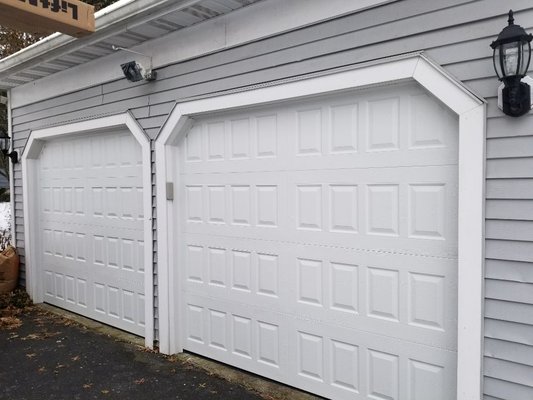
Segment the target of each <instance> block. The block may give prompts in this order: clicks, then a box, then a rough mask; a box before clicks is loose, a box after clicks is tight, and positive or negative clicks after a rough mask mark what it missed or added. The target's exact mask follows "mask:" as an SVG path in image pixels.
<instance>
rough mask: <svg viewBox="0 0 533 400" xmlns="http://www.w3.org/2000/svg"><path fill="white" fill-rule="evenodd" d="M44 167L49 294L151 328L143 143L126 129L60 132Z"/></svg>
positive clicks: (43, 259)
mask: <svg viewBox="0 0 533 400" xmlns="http://www.w3.org/2000/svg"><path fill="white" fill-rule="evenodd" d="M38 174H39V177H38V182H39V193H40V196H39V197H40V198H39V221H38V223H39V236H40V240H39V244H40V249H39V253H40V255H41V256H40V259H39V260H37V261H38V262H39V263H40V273H41V274H42V284H43V285H44V290H43V292H44V301H45V302H47V303H50V304H53V305H56V306H58V307H62V308H65V309H67V310H70V311H73V312H76V313H79V314H82V315H84V316H87V317H89V318H93V319H95V320H98V321H101V322H104V323H106V324H109V325H113V326H116V327H118V328H121V329H124V330H126V331H129V332H132V333H135V334H138V335H141V336H144V323H145V321H144V316H145V307H144V265H143V262H144V243H143V219H144V216H143V199H142V192H143V185H142V158H141V147H140V145H139V144H138V143H137V142H136V140H135V138H134V137H133V136H132V135H131V134H130V133H129V132H124V131H120V132H113V133H107V134H97V135H94V134H90V135H84V136H83V137H76V138H70V139H61V140H53V141H50V142H47V143H46V144H45V145H44V148H43V150H42V152H41V155H40V157H39V168H38Z"/></svg>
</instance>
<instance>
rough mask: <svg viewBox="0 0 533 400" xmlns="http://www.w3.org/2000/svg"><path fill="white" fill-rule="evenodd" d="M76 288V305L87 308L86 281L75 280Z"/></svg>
mask: <svg viewBox="0 0 533 400" xmlns="http://www.w3.org/2000/svg"><path fill="white" fill-rule="evenodd" d="M76 287H77V289H78V305H79V306H81V307H84V308H86V307H87V281H86V280H85V279H81V278H76Z"/></svg>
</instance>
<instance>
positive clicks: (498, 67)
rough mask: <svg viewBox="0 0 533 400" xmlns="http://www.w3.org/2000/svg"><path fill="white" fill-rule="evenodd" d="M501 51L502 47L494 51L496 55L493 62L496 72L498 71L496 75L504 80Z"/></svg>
mask: <svg viewBox="0 0 533 400" xmlns="http://www.w3.org/2000/svg"><path fill="white" fill-rule="evenodd" d="M500 50H501V46H498V47H496V48H495V49H494V55H493V56H492V60H493V61H494V70H495V71H496V75H498V79H502V78H503V71H502V64H501V57H500Z"/></svg>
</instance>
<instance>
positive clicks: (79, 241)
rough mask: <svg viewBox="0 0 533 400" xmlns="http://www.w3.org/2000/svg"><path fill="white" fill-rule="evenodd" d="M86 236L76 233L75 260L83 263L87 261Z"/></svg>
mask: <svg viewBox="0 0 533 400" xmlns="http://www.w3.org/2000/svg"><path fill="white" fill-rule="evenodd" d="M85 241H86V236H85V234H83V233H76V260H77V261H82V262H85V261H86V260H87V252H86V246H87V243H86V242H85Z"/></svg>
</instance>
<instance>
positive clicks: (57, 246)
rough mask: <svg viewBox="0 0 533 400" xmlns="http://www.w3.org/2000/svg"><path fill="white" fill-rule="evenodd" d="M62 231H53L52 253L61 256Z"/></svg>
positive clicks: (62, 245) (62, 244)
mask: <svg viewBox="0 0 533 400" xmlns="http://www.w3.org/2000/svg"><path fill="white" fill-rule="evenodd" d="M63 247H64V243H63V231H54V255H56V256H57V257H63V251H64V250H63Z"/></svg>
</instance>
